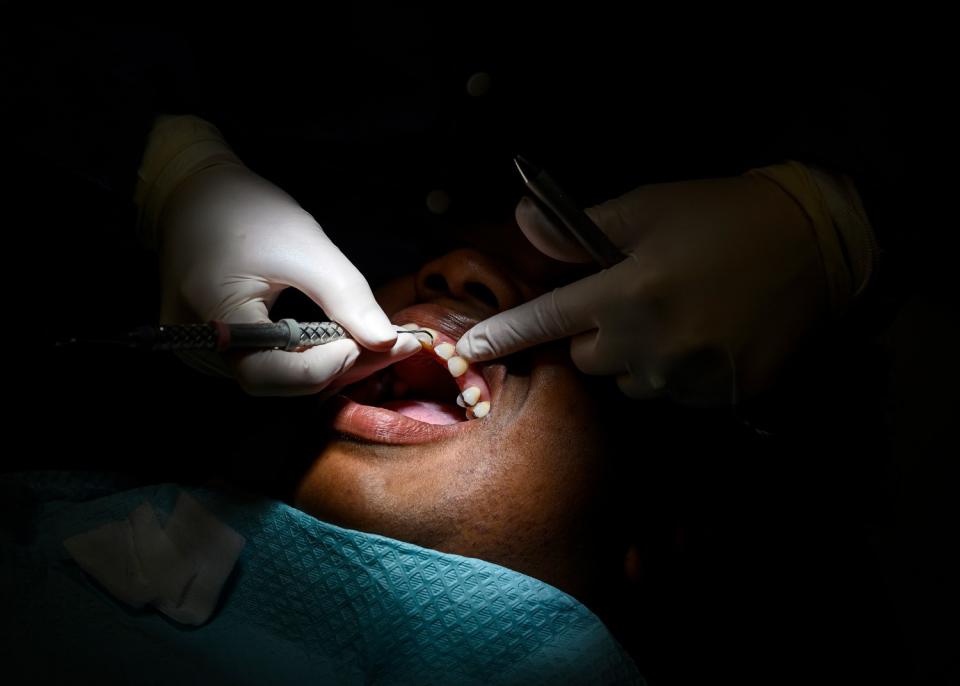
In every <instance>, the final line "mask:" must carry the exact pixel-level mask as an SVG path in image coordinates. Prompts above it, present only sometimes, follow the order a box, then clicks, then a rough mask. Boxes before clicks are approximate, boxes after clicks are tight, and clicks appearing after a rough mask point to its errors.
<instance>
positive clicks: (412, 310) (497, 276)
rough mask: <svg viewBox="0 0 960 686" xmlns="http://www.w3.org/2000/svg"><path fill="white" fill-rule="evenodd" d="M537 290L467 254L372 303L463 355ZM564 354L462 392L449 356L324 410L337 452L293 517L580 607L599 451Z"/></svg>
mask: <svg viewBox="0 0 960 686" xmlns="http://www.w3.org/2000/svg"><path fill="white" fill-rule="evenodd" d="M537 290H538V289H537V288H536V287H531V286H529V285H528V284H526V283H524V282H523V281H522V280H520V279H518V278H516V276H515V275H514V274H513V273H511V274H508V273H505V272H504V270H503V269H501V268H500V267H498V263H497V262H495V261H494V260H491V259H489V258H487V257H485V256H484V255H482V254H481V253H479V252H476V251H472V250H458V251H455V252H453V253H450V254H448V255H446V256H444V257H441V258H439V259H438V260H434V261H432V262H430V263H429V264H427V265H425V266H424V267H423V268H422V269H421V270H420V271H419V272H418V273H417V274H415V275H411V276H410V277H407V278H404V279H400V280H397V281H395V282H392V283H390V284H388V285H387V286H385V287H384V288H382V289H380V290H379V291H378V294H377V296H378V300H379V301H380V303H381V305H382V306H383V307H384V310H385V311H386V312H387V313H388V314H389V315H391V319H392V320H393V322H394V323H395V324H399V325H404V324H408V323H416V324H417V325H418V326H420V327H427V328H430V329H433V330H435V331H437V332H439V334H440V340H441V341H447V340H449V341H453V342H456V341H457V340H458V339H459V338H460V336H461V335H462V334H463V333H464V332H465V331H466V330H467V329H469V328H470V327H471V326H472V325H473V324H474V323H476V322H477V321H479V320H481V319H484V318H486V317H489V316H490V315H492V314H494V313H495V312H497V311H499V310H503V309H507V308H510V307H513V306H514V305H516V304H518V303H520V302H522V301H524V300H526V299H529V298H530V297H533V296H534V295H536V293H537ZM566 350H567V348H566V346H565V345H564V344H562V343H561V344H555V345H552V346H541V347H539V348H536V349H534V350H532V351H530V352H529V353H524V354H521V355H518V356H514V357H512V358H508V359H506V360H499V361H495V362H494V363H491V364H486V365H484V364H481V365H476V366H471V369H470V370H469V371H468V372H467V373H465V374H464V375H463V376H462V377H459V379H460V381H459V387H458V383H457V382H456V381H455V379H454V377H453V376H452V375H451V373H450V372H449V371H448V369H447V362H446V361H445V360H444V359H443V358H444V356H445V354H446V353H447V352H449V351H450V349H449V348H446V349H444V348H441V347H439V346H434V351H430V350H424V351H422V352H421V353H417V354H416V355H414V356H413V357H412V358H409V359H408V360H406V361H404V362H401V363H399V364H397V365H394V366H393V367H390V368H388V369H387V370H385V371H384V372H381V373H378V374H374V375H373V376H372V377H369V378H368V379H366V380H363V381H361V382H359V383H357V384H354V385H353V386H350V387H348V388H346V389H344V391H343V394H342V395H340V396H338V397H335V398H333V399H332V400H331V401H329V402H328V403H327V412H328V415H329V417H328V419H329V422H330V426H331V428H332V429H333V433H332V438H331V440H330V441H329V443H328V444H327V445H326V447H325V449H324V450H323V452H322V453H321V454H320V455H319V456H318V457H317V459H316V460H315V462H314V463H313V464H312V466H311V467H310V468H309V470H308V471H307V472H306V474H305V475H304V477H303V478H302V480H301V481H300V483H299V486H298V488H297V492H296V496H295V503H296V505H297V506H298V507H300V508H301V509H303V510H305V511H307V512H309V513H311V514H313V515H315V516H317V517H319V518H321V519H324V520H326V521H330V522H333V523H336V524H340V525H342V526H346V527H349V528H356V529H360V530H363V531H369V532H374V533H379V534H383V535H386V536H390V537H393V538H397V539H400V540H405V541H410V542H413V543H416V544H419V545H422V546H426V547H430V548H435V549H438V550H442V551H445V552H451V553H456V554H461V555H467V556H471V557H479V558H483V559H486V560H489V561H492V562H497V563H500V564H503V565H505V566H508V567H511V568H513V569H516V570H518V571H521V572H524V573H527V574H530V575H531V576H535V577H538V578H541V579H543V580H545V581H548V582H550V583H553V584H555V585H557V586H559V587H561V588H564V589H565V590H568V591H570V592H573V593H576V592H577V591H578V590H579V588H580V587H581V586H582V585H583V584H584V583H585V579H586V577H588V576H589V575H590V573H591V565H592V559H591V556H590V554H589V552H588V551H587V550H586V549H585V547H584V546H585V542H586V541H588V540H589V533H588V527H589V526H590V525H591V523H592V522H591V520H590V517H591V514H592V512H593V511H594V505H595V501H596V498H597V495H598V492H599V489H600V485H601V473H602V463H601V459H602V457H601V455H602V453H603V452H604V450H603V442H604V441H603V436H602V435H601V423H600V417H599V416H598V414H599V413H598V408H597V407H596V404H595V403H594V402H592V400H591V397H590V395H589V393H588V392H587V385H586V382H585V380H584V379H583V377H581V376H580V375H579V373H578V372H576V370H575V368H574V367H573V365H572V363H571V362H570V360H569V356H568V354H567V352H566ZM465 379H466V381H465ZM470 386H476V387H477V389H478V391H474V392H472V393H464V394H463V396H466V400H467V402H471V401H472V402H473V404H474V407H479V404H480V403H482V402H483V401H484V400H488V401H489V403H490V410H489V413H488V414H487V415H486V416H484V417H482V418H468V417H470V416H471V415H472V414H473V412H474V411H473V410H471V411H469V412H468V411H467V410H465V409H463V408H461V407H458V405H457V404H456V402H455V401H456V399H457V397H458V394H459V393H460V392H461V391H462V390H463V389H464V388H469V387H470ZM478 393H479V398H477V397H473V396H476V395H477V394H478ZM463 396H461V401H462V400H463ZM349 398H352V399H349ZM479 413H482V412H478V414H479Z"/></svg>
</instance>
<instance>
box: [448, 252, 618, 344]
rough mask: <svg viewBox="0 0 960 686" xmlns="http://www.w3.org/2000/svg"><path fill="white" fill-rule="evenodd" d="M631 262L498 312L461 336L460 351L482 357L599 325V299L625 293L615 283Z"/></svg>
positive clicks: (569, 334) (545, 341)
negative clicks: (616, 287) (620, 291)
mask: <svg viewBox="0 0 960 686" xmlns="http://www.w3.org/2000/svg"><path fill="white" fill-rule="evenodd" d="M630 268H631V266H630V265H628V264H626V262H623V263H621V264H618V265H615V266H614V267H611V268H610V269H605V270H603V271H601V272H598V273H596V274H592V275H590V276H588V277H586V278H583V279H580V280H579V281H575V282H573V283H572V284H569V285H567V286H563V287H562V288H557V289H555V290H553V291H552V292H550V293H546V294H544V295H541V296H540V297H538V298H534V299H533V300H530V301H529V302H526V303H523V304H522V305H519V306H518V307H514V308H513V309H510V310H506V311H504V312H500V313H499V314H495V315H494V316H492V317H490V318H489V319H486V320H484V321H482V322H480V323H479V324H477V325H476V326H474V327H473V328H471V329H470V330H469V331H467V332H466V333H465V334H464V335H463V336H462V337H461V338H460V340H459V341H457V354H458V355H460V356H461V357H463V358H466V359H467V360H470V361H473V362H480V361H483V360H491V359H494V358H497V357H503V356H504V355H509V354H510V353H514V352H517V351H518V350H523V349H525V348H529V347H531V346H534V345H539V344H541V343H547V342H549V341H554V340H557V339H558V338H566V337H567V336H573V335H575V334H578V333H582V332H584V331H588V330H589V329H595V328H597V326H598V322H597V319H596V315H597V311H598V308H597V304H598V302H600V301H602V300H605V299H609V298H617V297H620V294H619V293H617V292H616V289H614V288H612V286H611V284H616V282H617V279H618V278H622V277H623V276H624V275H625V274H626V272H624V270H625V269H630Z"/></svg>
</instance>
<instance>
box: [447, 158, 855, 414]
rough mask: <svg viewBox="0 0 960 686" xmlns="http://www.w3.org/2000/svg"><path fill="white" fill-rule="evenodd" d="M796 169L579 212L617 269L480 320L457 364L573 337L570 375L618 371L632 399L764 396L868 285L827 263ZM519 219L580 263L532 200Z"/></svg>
mask: <svg viewBox="0 0 960 686" xmlns="http://www.w3.org/2000/svg"><path fill="white" fill-rule="evenodd" d="M790 164H792V165H796V163H790ZM783 166H786V165H783ZM796 166H797V167H798V168H799V169H797V168H794V167H790V168H788V169H786V171H784V173H783V174H781V175H780V176H779V177H778V176H777V174H776V173H774V172H776V171H777V167H771V168H765V169H764V170H757V171H755V172H752V173H749V174H747V175H744V176H741V177H734V178H721V179H714V180H704V181H691V182H682V183H669V184H657V185H650V186H643V187H640V188H637V189H635V190H633V191H631V192H629V193H627V194H626V195H623V196H621V197H619V198H616V199H614V200H611V201H609V202H606V203H604V204H602V205H600V206H598V207H595V208H592V209H590V210H587V213H588V214H589V215H590V217H591V219H593V220H594V222H595V223H596V224H597V225H598V226H599V227H600V228H601V229H602V230H603V231H604V232H605V233H606V234H607V235H608V236H609V237H610V239H611V240H612V241H613V242H614V244H616V245H617V246H618V247H619V248H620V249H621V250H622V251H623V252H624V253H625V254H626V256H627V257H626V259H624V260H623V261H622V262H620V263H619V264H617V265H615V266H613V267H611V268H609V269H606V270H603V271H600V272H599V273H597V274H593V275H591V276H589V277H587V278H584V279H582V280H580V281H577V282H575V283H572V284H570V285H567V286H564V287H561V288H557V289H556V290H554V291H552V292H550V293H547V294H545V295H542V296H540V297H538V298H536V299H534V300H531V301H530V302H527V303H524V304H523V305H520V306H519V307H516V308H514V309H512V310H508V311H506V312H502V313H500V314H497V315H496V316H494V317H491V318H490V319H487V320H486V321H483V322H481V323H479V324H478V325H476V326H475V327H473V328H472V329H471V330H470V331H468V332H467V333H466V334H465V335H464V336H463V337H462V338H461V339H460V341H459V342H458V343H457V352H458V354H460V355H461V356H463V357H465V358H467V359H469V360H472V361H480V360H487V359H491V358H496V357H501V356H503V355H506V354H509V353H511V352H515V351H518V350H521V349H524V348H526V347H529V346H532V345H535V344H538V343H542V342H546V341H550V340H554V339H559V338H563V337H567V336H572V337H573V338H572V340H571V343H570V355H571V357H572V359H573V361H574V363H575V364H576V366H577V367H578V368H579V369H580V370H581V371H583V372H585V373H587V374H600V375H616V377H617V383H618V384H619V386H620V388H621V389H622V390H623V392H624V393H625V394H627V395H628V396H631V397H637V398H641V397H650V396H653V395H659V394H664V393H666V394H668V395H670V396H671V397H673V398H674V399H676V400H678V401H679V402H681V403H684V404H693V405H718V404H731V403H735V402H736V400H737V397H738V394H745V395H750V394H755V393H757V392H760V391H762V390H765V389H767V388H768V387H769V386H770V385H771V384H772V383H773V382H774V380H775V379H776V376H777V372H778V371H779V370H780V369H781V367H782V365H783V363H784V361H785V360H786V358H787V357H788V355H789V354H790V353H791V352H792V351H793V350H794V349H795V348H796V347H797V346H798V344H799V343H800V342H801V341H802V340H803V339H804V337H805V336H807V335H808V334H810V333H811V332H812V331H814V330H815V329H816V328H817V326H818V325H820V324H821V323H823V322H825V321H827V320H828V318H829V315H830V312H831V310H834V311H836V312H839V311H842V309H843V307H845V306H846V304H848V303H849V301H850V299H851V298H852V297H853V291H854V290H855V288H854V287H855V286H857V285H858V283H859V281H858V280H859V279H861V278H862V279H865V278H866V277H868V276H869V273H868V272H867V273H866V275H864V273H863V270H860V273H858V274H851V271H850V270H849V269H847V266H846V265H843V264H841V265H837V264H835V262H836V260H837V259H839V258H837V255H838V254H840V253H842V251H840V250H834V249H833V248H837V247H838V245H839V243H838V241H840V240H841V238H840V236H841V234H842V232H838V231H837V230H835V229H836V227H835V226H834V224H833V223H831V222H833V219H831V217H833V216H834V215H832V214H831V213H830V212H829V211H828V210H829V208H828V207H827V204H828V203H825V201H824V196H823V194H822V193H821V190H822V189H821V188H820V187H819V186H818V185H817V183H816V182H815V181H814V180H813V179H812V177H810V176H809V170H807V169H806V168H804V167H802V165H796ZM766 170H774V172H771V173H770V174H765V173H764V172H765V171H766ZM781 171H783V170H781ZM824 178H826V177H824ZM828 183H829V181H828ZM516 218H517V222H518V224H519V225H520V228H521V229H522V230H523V232H524V234H525V235H526V236H527V238H528V239H529V240H530V241H531V242H532V243H533V245H534V246H535V247H537V248H538V249H539V250H540V251H541V252H543V253H545V254H547V255H549V256H550V257H553V258H556V259H559V260H565V261H571V262H573V261H586V260H587V255H586V254H585V253H584V251H583V250H582V249H581V248H580V247H579V246H578V245H576V244H575V243H573V242H571V241H567V240H562V239H560V238H559V237H558V236H557V232H556V231H555V230H551V229H550V227H549V224H547V221H548V220H547V219H546V218H545V217H544V215H543V214H542V213H541V212H540V211H539V209H538V208H537V206H536V205H535V204H534V203H533V202H532V201H530V200H529V199H526V198H525V199H523V200H521V202H520V204H519V205H518V206H517V211H516ZM865 221H866V220H865V216H864V222H865ZM848 224H849V222H848ZM866 226H867V229H869V225H866ZM848 228H849V227H848ZM861 228H862V227H861ZM831 236H832V238H831ZM830 240H833V241H834V243H833V245H832V247H831V246H830V245H826V243H829V241H830ZM845 245H847V247H849V246H850V243H849V241H848V242H847V243H845ZM825 258H829V259H828V260H827V262H825ZM828 275H829V278H828ZM844 279H845V280H844ZM859 285H860V286H861V287H860V288H857V289H856V290H857V291H859V290H862V285H863V284H859Z"/></svg>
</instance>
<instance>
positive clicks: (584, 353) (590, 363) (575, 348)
mask: <svg viewBox="0 0 960 686" xmlns="http://www.w3.org/2000/svg"><path fill="white" fill-rule="evenodd" d="M604 347H606V348H607V350H604ZM609 348H610V346H603V345H602V338H601V335H600V331H599V330H594V331H588V332H586V333H582V334H580V335H578V336H574V337H573V338H572V339H571V340H570V359H571V360H572V361H573V364H574V366H575V367H576V368H577V369H579V370H580V371H581V372H583V373H584V374H591V375H594V376H609V375H613V374H620V373H622V372H623V371H624V369H625V368H626V367H625V360H624V359H623V358H622V357H621V356H619V355H617V354H616V353H615V352H613V351H611V350H610V349H609Z"/></svg>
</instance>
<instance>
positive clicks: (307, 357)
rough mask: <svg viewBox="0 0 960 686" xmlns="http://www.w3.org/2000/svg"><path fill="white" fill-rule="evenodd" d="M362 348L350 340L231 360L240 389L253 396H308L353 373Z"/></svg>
mask: <svg viewBox="0 0 960 686" xmlns="http://www.w3.org/2000/svg"><path fill="white" fill-rule="evenodd" d="M359 356H360V346H358V345H357V343H356V341H353V340H351V339H348V338H344V339H341V340H339V341H334V342H333V343H327V344H326V345H318V346H316V347H314V348H309V349H308V350H304V351H303V352H287V351H285V350H261V351H257V352H253V353H243V354H237V355H233V356H229V357H228V359H229V361H230V367H231V369H232V371H233V375H234V377H235V378H236V379H237V382H238V383H239V384H240V386H241V387H242V388H243V389H244V390H245V391H246V392H247V393H250V394H251V395H308V394H311V393H317V392H319V391H321V390H323V389H324V388H326V387H327V386H328V385H329V384H330V383H331V382H332V381H333V380H334V379H336V378H337V377H338V376H340V375H341V374H343V373H344V372H346V371H347V370H348V369H350V368H351V367H352V366H353V364H354V362H356V360H357V358H358V357H359Z"/></svg>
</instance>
